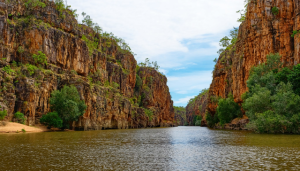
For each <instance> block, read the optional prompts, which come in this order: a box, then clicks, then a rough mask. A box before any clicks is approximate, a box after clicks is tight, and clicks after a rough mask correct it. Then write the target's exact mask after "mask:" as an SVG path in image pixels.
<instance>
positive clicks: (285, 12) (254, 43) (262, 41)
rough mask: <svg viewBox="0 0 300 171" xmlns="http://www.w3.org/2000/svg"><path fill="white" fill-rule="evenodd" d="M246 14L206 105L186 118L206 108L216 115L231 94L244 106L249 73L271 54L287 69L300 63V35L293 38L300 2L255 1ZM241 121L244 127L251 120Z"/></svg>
mask: <svg viewBox="0 0 300 171" xmlns="http://www.w3.org/2000/svg"><path fill="white" fill-rule="evenodd" d="M273 7H277V8H278V9H279V13H278V14H276V13H273V12H272V8H273ZM247 11H248V12H247V14H246V19H245V21H244V22H243V23H242V24H241V25H240V27H239V33H238V40H237V42H236V43H235V44H234V45H233V46H232V47H231V48H228V49H226V50H225V52H223V53H222V54H221V55H220V56H219V58H218V60H217V63H216V65H215V69H214V71H213V81H212V83H211V85H210V88H209V93H208V98H207V102H206V101H203V102H200V101H197V102H196V103H195V105H194V107H193V106H190V105H189V106H187V118H191V117H190V116H192V114H194V113H195V114H198V113H199V111H198V109H197V108H198V107H199V106H202V108H203V106H206V107H205V108H206V110H207V111H208V112H209V113H210V114H212V115H214V114H215V112H216V108H217V102H218V98H220V97H222V98H227V97H228V94H229V93H232V94H233V97H234V100H235V102H237V103H242V99H241V95H242V94H243V93H245V92H246V91H247V84H246V82H247V80H248V77H249V71H250V69H251V68H252V67H253V66H256V65H258V64H260V63H264V62H266V56H267V55H268V54H270V53H279V54H280V55H282V58H281V61H282V62H283V63H284V66H293V65H296V64H298V63H299V62H300V34H296V35H295V37H291V35H292V33H293V31H294V30H296V31H299V30H300V15H298V14H299V12H300V1H298V0H276V1H274V0H252V1H250V2H249V4H248V7H247ZM206 104H207V105H206ZM242 119H243V120H242V122H243V123H242V125H244V123H246V122H247V120H248V118H247V117H245V116H244V117H243V118H242ZM188 120H191V119H188ZM235 124H236V123H235Z"/></svg>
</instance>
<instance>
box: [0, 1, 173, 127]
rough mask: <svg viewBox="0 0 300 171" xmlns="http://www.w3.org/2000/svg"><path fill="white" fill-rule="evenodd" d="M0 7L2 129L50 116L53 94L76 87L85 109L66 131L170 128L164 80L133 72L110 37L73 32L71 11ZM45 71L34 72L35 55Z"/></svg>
mask: <svg viewBox="0 0 300 171" xmlns="http://www.w3.org/2000/svg"><path fill="white" fill-rule="evenodd" d="M29 2H31V1H28V2H27V1H23V0H10V1H5V0H0V106H1V108H0V110H6V111H7V116H6V118H5V120H6V121H14V113H16V112H22V113H24V115H25V118H26V124H27V125H31V126H33V125H36V124H39V119H40V118H41V117H42V116H43V115H45V114H47V113H48V112H50V111H51V109H50V104H49V99H50V97H51V93H52V92H53V91H54V90H59V89H61V88H62V87H63V86H64V85H74V86H75V87H76V88H77V90H78V92H79V94H80V97H81V99H82V100H84V101H85V104H86V106H87V109H86V111H85V113H84V115H83V116H82V117H80V118H79V121H77V122H73V123H70V125H71V128H72V129H80V130H100V129H109V128H118V129H126V128H145V127H164V126H175V125H177V122H176V121H175V120H174V108H173V101H172V100H171V95H170V92H169V88H168V86H167V78H166V76H164V75H162V74H161V73H160V72H158V71H157V70H155V69H154V68H152V67H147V66H143V67H140V66H138V65H137V61H136V60H135V58H134V55H133V54H132V53H131V52H130V51H129V50H128V49H126V48H122V44H120V43H119V42H117V41H116V40H114V39H113V38H112V37H110V36H103V35H101V34H99V33H97V32H96V31H95V30H93V29H92V28H90V27H88V26H86V25H84V24H78V22H77V20H76V18H75V16H74V14H73V12H74V11H72V10H70V9H60V8H58V6H57V5H56V4H55V3H54V2H52V1H48V0H41V2H42V3H43V4H44V5H39V4H37V5H36V4H32V3H29ZM39 53H41V54H44V55H45V56H46V58H47V64H40V65H36V64H35V61H34V59H33V57H32V56H33V55H34V54H39Z"/></svg>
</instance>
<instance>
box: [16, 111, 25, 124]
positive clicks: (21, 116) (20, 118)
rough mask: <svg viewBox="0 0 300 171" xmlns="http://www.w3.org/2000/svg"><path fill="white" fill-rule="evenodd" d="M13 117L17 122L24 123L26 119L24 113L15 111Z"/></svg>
mask: <svg viewBox="0 0 300 171" xmlns="http://www.w3.org/2000/svg"><path fill="white" fill-rule="evenodd" d="M15 118H16V119H17V122H18V123H21V124H24V123H25V121H26V118H25V116H24V114H23V113H21V112H16V113H15Z"/></svg>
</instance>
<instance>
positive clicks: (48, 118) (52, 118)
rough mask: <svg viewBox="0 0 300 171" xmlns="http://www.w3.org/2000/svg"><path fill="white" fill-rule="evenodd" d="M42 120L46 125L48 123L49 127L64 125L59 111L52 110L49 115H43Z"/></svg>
mask: <svg viewBox="0 0 300 171" xmlns="http://www.w3.org/2000/svg"><path fill="white" fill-rule="evenodd" d="M40 122H41V123H42V124H44V125H47V126H48V128H51V127H55V128H61V127H63V120H62V119H61V118H60V117H59V116H58V113H57V112H50V113H48V114H47V115H43V116H42V118H41V119H40Z"/></svg>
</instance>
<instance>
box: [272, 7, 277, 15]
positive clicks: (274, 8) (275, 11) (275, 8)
mask: <svg viewBox="0 0 300 171" xmlns="http://www.w3.org/2000/svg"><path fill="white" fill-rule="evenodd" d="M272 13H273V14H274V15H278V14H279V9H278V8H277V7H273V8H272Z"/></svg>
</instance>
